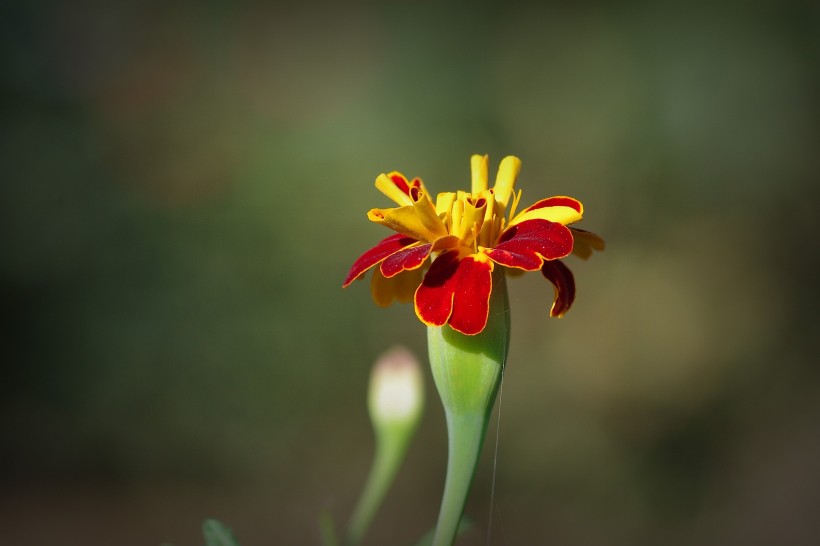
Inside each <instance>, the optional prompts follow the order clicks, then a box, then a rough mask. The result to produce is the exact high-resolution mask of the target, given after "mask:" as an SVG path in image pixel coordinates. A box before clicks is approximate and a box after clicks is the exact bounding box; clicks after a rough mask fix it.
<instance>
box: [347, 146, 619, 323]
mask: <svg viewBox="0 0 820 546" xmlns="http://www.w3.org/2000/svg"><path fill="white" fill-rule="evenodd" d="M470 165H471V171H472V188H471V189H472V191H471V192H470V193H468V192H465V191H458V192H445V193H439V194H438V195H437V196H436V200H435V204H434V203H433V201H432V200H431V198H430V193H429V192H428V191H427V188H425V186H424V183H423V182H422V181H421V179H420V178H414V179H412V180H408V179H407V178H406V177H405V176H404V175H402V174H401V173H398V172H395V171H394V172H391V173H389V174H381V175H379V177H378V178H376V188H377V189H379V190H380V191H381V192H382V193H383V194H385V195H386V196H387V197H389V198H390V199H392V200H393V201H394V202H396V204H397V205H399V206H398V207H394V208H387V209H372V210H371V211H370V212H368V213H367V217H368V218H369V219H370V220H371V221H372V222H375V223H377V224H381V225H384V226H386V227H388V228H390V229H392V230H393V231H395V232H396V233H395V234H394V235H391V236H389V237H386V238H384V239H382V240H381V241H380V242H379V243H378V244H377V245H376V246H374V247H373V248H371V249H370V250H368V251H367V252H365V253H364V254H362V255H361V256H360V257H359V259H357V260H356V262H355V263H354V264H353V266H352V267H351V268H350V272H349V273H348V275H347V278H346V279H345V281H344V283H343V285H342V286H343V287H347V286H349V285H350V284H351V283H352V282H353V281H354V280H356V279H359V278H362V277H363V276H364V274H365V273H366V272H367V271H368V270H370V269H373V277H372V281H371V293H372V295H373V299H374V300H375V302H376V303H377V304H378V305H380V306H387V305H390V304H391V303H392V302H393V301H394V300H396V301H400V302H409V301H411V300H413V301H414V304H415V310H416V315H417V316H418V318H419V319H420V320H421V321H422V322H423V323H424V324H427V325H428V326H443V325H444V324H449V326H450V327H451V328H453V329H454V330H456V331H458V332H461V333H463V334H467V335H474V334H478V333H479V332H481V331H482V330H483V329H484V327H485V326H486V324H487V317H488V313H489V300H490V294H491V292H492V289H493V283H492V273H493V270H494V269H495V267H496V266H501V267H503V268H505V271H506V272H508V273H520V272H523V271H537V270H541V273H542V274H543V275H544V277H545V278H546V279H547V280H549V281H550V282H551V283H552V284H553V286H554V297H553V302H552V308H551V310H550V315H551V316H553V317H560V316H562V315H563V314H564V313H566V312H567V311H568V310H569V308H570V306H571V305H572V302H573V300H574V299H575V280H574V278H573V276H572V272H571V271H570V270H569V268H567V266H566V265H564V263H563V262H562V261H561V259H562V258H565V257H566V256H569V255H570V254H575V255H576V256H579V257H580V258H582V259H587V258H589V256H591V255H592V252H593V250H603V249H604V241H603V239H601V238H600V237H598V236H597V235H595V234H593V233H591V232H588V231H584V230H580V229H577V228H569V227H567V226H568V225H569V224H573V223H575V222H578V221H579V220H581V218H582V216H583V211H584V209H583V205H582V204H581V202H580V201H578V200H576V199H573V198H572V197H566V196H556V197H548V198H546V199H542V200H540V201H537V202H536V203H535V204H533V205H531V206H530V207H527V208H525V209H523V210H521V211H520V212H516V209H517V207H518V203H519V201H520V199H521V191H520V190H519V191H518V193H516V192H515V190H514V187H515V181H516V178H517V177H518V173H519V171H520V170H521V161H520V160H519V159H518V158H517V157H513V156H507V157H505V158H504V159H503V160H502V161H501V164H500V165H499V168H498V175H497V176H496V181H495V185H494V186H493V187H492V188H488V179H487V171H488V158H487V156H486V155H485V156H480V155H474V156H472V158H471V161H470ZM508 207H509V209H510V211H509V214H506V212H507V208H508ZM428 264H429V267H428ZM377 265H378V267H375V266H377Z"/></svg>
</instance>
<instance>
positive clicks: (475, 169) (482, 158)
mask: <svg viewBox="0 0 820 546" xmlns="http://www.w3.org/2000/svg"><path fill="white" fill-rule="evenodd" d="M489 161H490V160H489V157H488V156H486V155H477V154H476V155H474V156H472V157H471V158H470V173H471V174H472V178H473V183H472V191H473V195H476V194H478V193H479V192H482V191H484V190H486V189H487V188H488V175H487V171H488V164H489Z"/></svg>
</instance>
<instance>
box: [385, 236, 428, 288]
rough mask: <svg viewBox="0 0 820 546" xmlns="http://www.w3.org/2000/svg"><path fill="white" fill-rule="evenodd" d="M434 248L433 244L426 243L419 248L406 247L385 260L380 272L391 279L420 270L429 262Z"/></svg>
mask: <svg viewBox="0 0 820 546" xmlns="http://www.w3.org/2000/svg"><path fill="white" fill-rule="evenodd" d="M432 246H433V245H432V244H431V243H426V244H423V245H419V246H408V247H405V248H403V249H401V250H399V251H398V252H394V253H393V254H391V255H390V256H388V257H387V258H385V259H384V261H383V262H382V265H381V266H379V270H380V271H381V273H382V275H384V276H385V277H387V278H388V279H389V278H390V277H395V276H396V275H398V274H399V273H401V272H402V271H406V270H408V269H418V268H419V267H421V265H422V264H423V263H424V261H425V260H427V257H428V256H429V255H430V249H431V247H432Z"/></svg>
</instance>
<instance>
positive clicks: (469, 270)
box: [448, 257, 493, 336]
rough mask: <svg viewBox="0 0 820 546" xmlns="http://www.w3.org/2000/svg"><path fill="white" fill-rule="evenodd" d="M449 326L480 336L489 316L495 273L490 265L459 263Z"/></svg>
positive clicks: (475, 261) (479, 262)
mask: <svg viewBox="0 0 820 546" xmlns="http://www.w3.org/2000/svg"><path fill="white" fill-rule="evenodd" d="M454 289H455V292H454V294H453V314H452V315H450V320H449V321H448V324H450V327H451V328H452V329H453V330H457V331H459V332H461V333H462V334H467V335H468V336H472V335H475V334H477V333H479V332H481V331H482V330H483V329H484V327H485V326H486V325H487V317H488V316H489V313H490V293H491V292H492V290H493V271H492V266H491V265H490V263H488V262H486V261H484V262H482V261H478V260H474V259H473V258H469V257H468V258H464V259H462V260H461V262H460V263H459V267H458V271H457V273H456V280H455V286H454Z"/></svg>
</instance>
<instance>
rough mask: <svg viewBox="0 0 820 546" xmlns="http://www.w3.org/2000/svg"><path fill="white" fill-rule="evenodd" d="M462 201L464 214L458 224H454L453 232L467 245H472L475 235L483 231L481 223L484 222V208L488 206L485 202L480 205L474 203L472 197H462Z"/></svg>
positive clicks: (460, 201)
mask: <svg viewBox="0 0 820 546" xmlns="http://www.w3.org/2000/svg"><path fill="white" fill-rule="evenodd" d="M459 203H462V207H461V208H462V210H463V215H462V217H461V222H460V223H459V225H458V226H456V225H455V224H453V229H452V230H451V233H452V234H453V235H455V236H457V237H458V238H459V239H460V240H461V242H462V243H464V245H466V246H472V244H473V242H474V240H475V237H476V236H477V235H478V233H479V232H480V231H481V224H482V223H484V210H485V208H486V207H487V203H486V202H485V203H484V204H482V205H481V206H480V207H476V206H475V205H474V204H473V200H472V199H460V200H459Z"/></svg>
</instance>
